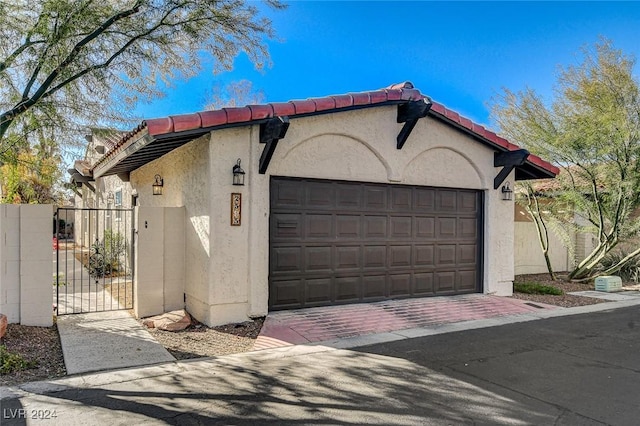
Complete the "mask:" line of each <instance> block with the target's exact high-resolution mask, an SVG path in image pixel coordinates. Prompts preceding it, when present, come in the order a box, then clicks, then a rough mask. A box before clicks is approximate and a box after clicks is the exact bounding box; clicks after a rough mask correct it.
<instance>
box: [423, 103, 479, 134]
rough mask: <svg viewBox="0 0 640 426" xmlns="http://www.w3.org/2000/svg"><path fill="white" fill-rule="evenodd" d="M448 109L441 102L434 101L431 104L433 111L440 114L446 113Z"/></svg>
mask: <svg viewBox="0 0 640 426" xmlns="http://www.w3.org/2000/svg"><path fill="white" fill-rule="evenodd" d="M446 110H447V109H446V108H445V107H444V105H442V104H439V103H437V102H433V103H432V105H431V111H433V112H437V113H438V114H440V115H444V113H445V112H446ZM469 128H471V127H469Z"/></svg>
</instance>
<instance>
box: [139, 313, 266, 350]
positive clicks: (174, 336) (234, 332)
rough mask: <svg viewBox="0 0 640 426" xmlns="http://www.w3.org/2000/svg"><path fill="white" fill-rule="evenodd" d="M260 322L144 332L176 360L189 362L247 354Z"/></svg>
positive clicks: (192, 326)
mask: <svg viewBox="0 0 640 426" xmlns="http://www.w3.org/2000/svg"><path fill="white" fill-rule="evenodd" d="M141 322H142V321H141ZM263 322H264V318H259V319H256V320H253V321H247V322H243V323H240V324H229V325H222V326H219V327H213V328H210V327H207V326H206V325H204V324H201V323H199V322H197V321H195V320H194V321H193V322H192V324H191V325H190V326H189V327H187V328H186V329H185V330H182V331H164V330H158V329H155V328H150V329H147V330H148V331H149V333H151V335H152V336H153V338H154V339H156V340H157V341H158V342H159V343H160V344H161V345H162V346H164V347H165V348H166V349H167V350H168V351H169V353H170V354H171V355H173V356H174V357H175V358H176V359H189V358H198V357H208V356H216V355H229V354H235V353H240V352H248V351H250V350H252V349H253V343H254V342H255V340H256V338H257V337H258V334H259V333H260V329H261V328H262V323H263Z"/></svg>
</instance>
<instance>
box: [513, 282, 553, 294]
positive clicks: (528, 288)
mask: <svg viewBox="0 0 640 426" xmlns="http://www.w3.org/2000/svg"><path fill="white" fill-rule="evenodd" d="M513 291H515V292H516V293H527V294H551V295H554V296H561V295H563V294H564V292H563V291H562V290H560V289H559V288H557V287H553V286H550V285H542V284H538V283H533V282H524V283H513Z"/></svg>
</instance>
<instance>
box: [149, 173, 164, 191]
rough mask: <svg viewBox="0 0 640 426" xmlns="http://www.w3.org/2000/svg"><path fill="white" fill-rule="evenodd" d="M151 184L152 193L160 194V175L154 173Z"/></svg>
mask: <svg viewBox="0 0 640 426" xmlns="http://www.w3.org/2000/svg"><path fill="white" fill-rule="evenodd" d="M151 186H152V187H153V195H162V186H163V180H162V176H160V175H156V176H155V181H154V182H153V185H151Z"/></svg>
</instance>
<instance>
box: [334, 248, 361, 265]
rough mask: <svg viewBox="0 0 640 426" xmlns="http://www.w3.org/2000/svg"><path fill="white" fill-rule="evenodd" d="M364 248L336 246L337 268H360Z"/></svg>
mask: <svg viewBox="0 0 640 426" xmlns="http://www.w3.org/2000/svg"><path fill="white" fill-rule="evenodd" d="M361 252H362V249H361V247H360V246H354V247H336V262H335V265H336V270H337V271H345V270H354V269H357V270H360V266H361V261H360V259H361V258H362V256H361Z"/></svg>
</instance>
